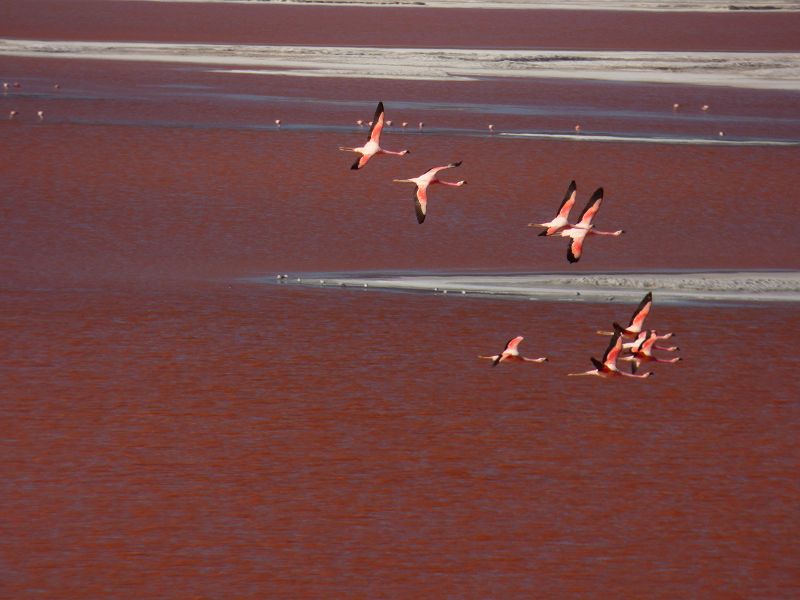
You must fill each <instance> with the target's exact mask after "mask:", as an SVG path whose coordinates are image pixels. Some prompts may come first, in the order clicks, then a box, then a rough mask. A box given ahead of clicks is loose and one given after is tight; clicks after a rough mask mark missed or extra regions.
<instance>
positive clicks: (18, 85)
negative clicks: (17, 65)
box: [14, 81, 22, 89]
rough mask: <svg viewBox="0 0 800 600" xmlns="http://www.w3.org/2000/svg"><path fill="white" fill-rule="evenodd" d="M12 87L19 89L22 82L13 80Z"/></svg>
mask: <svg viewBox="0 0 800 600" xmlns="http://www.w3.org/2000/svg"><path fill="white" fill-rule="evenodd" d="M14 87H15V88H17V89H20V88H21V87H22V84H21V83H20V82H19V81H15V82H14Z"/></svg>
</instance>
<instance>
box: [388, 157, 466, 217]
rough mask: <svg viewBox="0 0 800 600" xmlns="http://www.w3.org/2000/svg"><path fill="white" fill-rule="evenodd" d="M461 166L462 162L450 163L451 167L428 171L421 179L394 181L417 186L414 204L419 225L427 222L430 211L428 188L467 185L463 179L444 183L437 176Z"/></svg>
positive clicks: (435, 168)
mask: <svg viewBox="0 0 800 600" xmlns="http://www.w3.org/2000/svg"><path fill="white" fill-rule="evenodd" d="M460 165H461V161H458V162H454V163H450V164H449V165H444V166H443V167H433V168H432V169H430V170H429V171H426V172H425V173H423V174H422V175H420V176H419V177H412V178H411V179H394V180H393V181H395V182H397V183H413V184H415V185H416V186H417V189H416V191H415V192H414V202H415V203H416V204H415V206H416V209H417V223H420V224H422V222H423V221H424V220H425V214H426V213H427V210H428V208H427V207H428V186H430V185H433V184H435V183H442V184H444V185H452V186H454V187H460V186H462V185H466V183H467V182H466V181H464V180H463V179H462V180H461V181H442V180H441V179H439V178H437V177H436V174H437V173H438V172H439V171H443V170H445V169H451V168H453V167H458V166H460Z"/></svg>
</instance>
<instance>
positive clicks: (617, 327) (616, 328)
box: [612, 321, 625, 332]
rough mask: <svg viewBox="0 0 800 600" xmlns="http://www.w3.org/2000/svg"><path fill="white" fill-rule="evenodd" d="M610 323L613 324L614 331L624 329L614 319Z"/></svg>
mask: <svg viewBox="0 0 800 600" xmlns="http://www.w3.org/2000/svg"><path fill="white" fill-rule="evenodd" d="M612 325H613V326H614V331H620V332H621V331H625V328H624V327H623V326H622V325H620V324H619V323H617V322H616V321H614V322H613V323H612Z"/></svg>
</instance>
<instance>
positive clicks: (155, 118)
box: [0, 2, 800, 598]
mask: <svg viewBox="0 0 800 600" xmlns="http://www.w3.org/2000/svg"><path fill="white" fill-rule="evenodd" d="M23 4H24V6H28V4H26V3H13V6H14V8H15V11H16V9H17V8H20V10H22V7H23ZM34 4H36V3H31V5H34ZM41 4H42V5H44V4H48V6H50V7H51V8H54V10H55V9H56V8H58V7H59V6H61V7H62V9H63V7H68V6H72V7H73V8H75V9H76V10H78V9H80V10H83V8H85V7H86V6H91V7H97V6H98V3H73V2H69V3H68V2H65V3H63V5H60V4H59V3H41ZM84 4H85V6H84ZM108 4H109V5H112V4H113V6H112V7H110V8H107V9H103V10H108V11H110V13H111V14H112V16H114V15H116V16H114V19H116V20H113V19H112V21H111V23H110V24H109V25H108V29H107V30H106V29H103V28H102V27H101V28H100V29H98V31H109V32H111V33H112V34H114V35H117V34H119V37H125V36H124V35H122V34H123V33H124V32H125V31H128V32H130V31H141V32H144V31H145V30H143V29H136V28H133V29H131V28H128V29H126V28H125V27H126V25H125V20H124V19H121V17H120V16H119V15H128V17H130V16H131V14H132V13H131V12H130V11H131V10H133V9H134V8H135V9H136V10H137V11H139V10H141V14H143V15H150V14H155V15H162V16H164V15H167V16H169V15H174V14H175V11H177V10H179V9H178V8H177V7H175V6H171V5H166V6H161V7H159V5H158V4H156V3H153V4H145V3H108ZM7 5H8V6H11V4H8V3H7ZM120 7H121V8H120ZM224 8H225V9H226V10H227V9H229V10H231V11H240V10H244V9H242V8H235V9H234V8H232V7H224ZM260 8H265V7H260ZM274 8H281V9H285V8H288V7H274ZM25 10H27V11H28V12H25V11H23V12H20V13H16V12H15V15H18V16H15V17H14V18H15V19H17V20H16V21H14V23H15V25H14V27H15V28H16V29H15V30H14V31H15V32H16V33H17V34H18V36H19V37H25V36H31V35H34V34H35V33H36V32H37V31H38V32H39V33H42V32H51V35H52V36H60V35H63V30H62V29H60V28H61V27H62V25H61V23H62V22H63V23H67V24H68V23H69V22H70V21H69V18H70V17H69V15H68V14H65V13H64V12H63V10H62V11H61V12H54V13H47V14H48V15H51V14H52V15H54V16H52V18H51V17H50V16H48V17H47V18H45V17H40V16H36V15H32V13H31V12H30V10H29V9H25ZM120 10H122V11H123V12H121V13H118V12H117V11H120ZM125 10H127V11H129V12H127V13H125V12H124V11H125ZM183 10H187V9H185V8H184V9H183ZM220 10H221V11H222V13H214V14H232V13H228V12H226V11H225V10H223V9H222V8H221V7H215V8H213V9H212V8H209V7H203V8H202V10H201V9H199V8H198V9H197V12H196V13H194V12H192V13H186V12H184V13H182V14H192V15H198V16H197V17H196V18H198V19H207V18H208V17H207V15H208V14H211V12H213V11H220ZM247 10H252V7H247ZM298 10H306V9H298ZM159 11H162V12H159ZM163 11H165V12H163ZM208 11H211V12H208ZM457 13H458V11H457ZM78 14H85V11H84V12H83V13H80V11H79V13H78ZM105 14H106V16H108V14H109V13H105ZM136 14H140V13H138V12H137V13H136ZM276 14H277V13H276ZM315 14H316V13H315ZM335 14H337V15H339V14H342V15H344V14H351V12H350V11H349V10H348V11H347V13H339V12H335ZM352 14H356V15H362V16H361V17H360V18H362V19H364V21H362V23H367V22H369V21H370V20H372V19H374V18H375V16H374V14H375V13H373V12H371V11H363V10H362V11H358V10H356V11H354V12H352ZM387 14H388V13H387ZM448 14H451V13H448ZM453 14H455V13H453ZM515 14H516V13H515ZM520 14H524V13H520ZM59 15H60V16H59ZM570 15H571V16H570V17H569V18H571V19H573V18H575V19H578V20H580V19H585V18H586V17H585V16H581V13H575V15H577V16H573V14H572V13H571V14H570ZM56 17H58V18H56ZM170 18H171V17H170ZM464 18H466V17H464ZM526 18H527V17H526ZM548 18H553V17H552V16H551V17H548ZM562 18H566V17H563V16H562ZM604 18H608V19H609V22H611V23H614V24H615V25H614V26H615V27H621V26H622V25H621V24H624V23H625V22H626V19H629V18H631V17H629V16H624V15H622V16H619V17H618V18H619V19H622V20H621V21H617V20H615V19H614V18H613V17H612V16H605V17H604ZM637 18H639V17H637ZM642 18H643V17H642ZM648 18H649V17H648ZM704 18H705V17H704ZM737 18H738V17H737ZM750 18H752V21H746V22H747V23H753V27H754V30H755V31H758V27H760V26H761V25H760V23H761V22H762V18H763V17H762V16H757V15H750ZM25 19H28V20H27V21H26V20H25ZM31 19H33V21H31ZM156 21H157V20H156ZM31 22H33V23H36V24H37V25H36V26H37V27H39V29H35V30H30V31H29V30H28V29H25V27H27V25H26V26H25V27H23V24H24V23H31ZM168 22H169V23H176V22H177V21H175V20H172V21H168V20H167V19H166V18H165V19H164V23H168ZM3 23H8V21H4V20H0V28H2V27H5V26H6V25H3ZM564 23H566V21H564ZM354 26H355V25H354ZM564 26H565V27H566V25H564ZM164 27H166V25H164ZM186 27H189V26H188V25H186ZM254 27H255V26H254V25H253V24H252V23H251V22H250V21H249V20H244V21H241V23H240V25H239V29H236V30H235V31H238V32H240V33H236V34H229V33H227V30H223V29H219V30H216V31H212V33H213V35H214V36H217V35H222V33H225V35H224V36H222V37H224V38H225V39H226V40H229V41H244V40H246V39H249V38H248V36H251V35H254V33H253V32H254V31H255V29H254ZM177 31H178V33H180V34H181V36H182V37H179V39H183V40H196V39H197V37H196V36H189V35H188V33H187V31H188V30H186V29H185V30H181V29H180V28H178V30H177ZM192 31H195V30H192ZM197 31H206V29H205V28H200V29H198V30H197ZM120 32H121V33H120ZM218 32H222V33H218ZM0 34H2V35H10V34H8V33H7V32H3V31H0ZM109 35H111V34H109ZM141 35H142V37H143V38H148V39H152V38H149V37H148V36H147V35H145V33H142V34H141ZM175 35H177V33H176V34H175ZM209 35H210V34H209ZM719 35H721V36H723V37H725V36H726V35H727V34H724V33H720V34H719ZM75 36H76V38H77V39H87V34H86V31H77V33H76V34H75ZM153 36H154V37H157V38H158V39H161V35H158V36H155V34H153ZM42 37H46V36H44V35H42ZM109 39H111V38H109ZM318 39H319V40H320V41H319V43H329V40H327V39H326V38H325V35H324V32H323V33H320V34H319V38H318ZM695 39H698V40H699V39H701V38H700V37H696V38H695ZM725 39H727V40H728V41H730V40H732V39H733V38H731V37H727V38H725ZM760 39H761V38H760ZM479 41H480V40H479ZM304 43H305V42H304ZM482 43H485V44H490V43H493V42H492V41H491V40H490V39H489V40H486V41H485V42H482ZM726 43H727V42H726ZM769 43H770V44H771V43H773V42H769ZM764 44H765V46H764V47H766V45H768V44H767V42H766V41H764ZM755 46H757V47H761V46H759V45H758V44H755ZM0 78H2V79H9V80H16V79H18V80H19V81H21V83H22V84H23V87H22V88H21V89H20V90H17V91H11V92H10V93H9V94H8V95H5V96H0V108H2V110H0V114H2V115H3V118H2V119H0V136H2V140H3V142H2V160H1V161H0V165H2V166H0V256H2V260H1V261H0V349H2V361H0V390H2V391H0V397H1V398H2V403H0V416H2V419H0V440H2V441H0V444H1V445H2V452H1V453H0V456H2V460H0V474H2V478H0V481H2V482H3V483H2V493H0V515H2V518H1V519H0V533H2V535H0V597H8V598H32V597H57V598H87V597H91V598H106V597H114V598H143V597H169V598H186V597H203V598H205V597H208V598H218V597H242V598H264V597H281V598H338V597H344V598H380V597H393V598H423V597H436V598H440V597H482V598H483V597H497V598H533V597H543V598H563V597H572V596H581V597H597V598H608V597H646V598H659V597H662V598H685V597H703V598H709V597H725V598H731V597H743V598H790V597H795V596H797V594H798V591H800V577H798V571H797V568H796V564H797V563H798V552H797V544H796V539H797V533H798V526H799V525H800V517H799V516H798V512H797V508H796V507H797V501H798V496H799V493H798V492H800V490H798V482H797V476H796V471H797V469H796V467H797V464H798V459H800V453H799V452H798V445H797V427H798V422H799V421H800V415H799V414H798V403H797V398H798V397H800V383H798V379H797V377H795V376H794V369H795V368H796V363H797V361H796V358H795V345H796V343H795V342H796V339H797V337H798V335H800V325H798V323H800V309H798V308H797V307H795V306H793V305H758V304H751V305H746V306H743V305H739V306H733V305H730V304H728V305H699V306H684V305H668V304H666V303H663V302H661V301H660V299H659V297H658V293H657V292H656V294H655V305H654V308H653V311H652V313H651V315H650V316H649V317H648V325H649V326H651V327H655V328H657V329H659V330H662V331H674V332H676V333H677V337H676V338H674V340H673V341H675V342H676V343H677V344H678V345H679V346H680V348H681V349H680V353H679V354H680V355H681V356H682V357H683V361H682V362H680V363H678V364H676V365H656V368H655V369H654V372H655V376H654V377H652V378H651V379H649V380H647V381H644V382H639V381H635V382H631V381H600V380H596V379H590V378H585V379H572V378H567V377H566V374H567V373H570V372H575V371H582V370H586V369H589V368H591V364H590V361H589V358H590V356H595V357H600V356H601V355H602V353H603V351H604V349H605V346H606V343H607V338H603V337H601V336H598V335H596V334H595V331H596V330H597V329H605V328H608V327H609V325H610V323H611V322H612V321H615V320H616V321H623V322H624V321H625V320H626V319H627V318H628V317H629V316H630V313H631V311H632V310H633V306H628V305H625V304H619V303H610V304H604V303H579V302H563V303H545V302H530V301H511V300H492V299H481V298H471V297H461V296H460V295H459V296H456V297H454V296H453V295H449V296H442V295H436V296H435V295H425V294H405V293H385V292H377V291H372V290H369V289H368V290H363V289H358V290H356V289H338V288H337V289H315V288H302V287H298V286H295V285H291V283H289V284H274V285H273V284H265V283H257V282H254V281H253V280H252V279H251V278H253V277H259V276H262V277H263V276H267V277H269V278H270V279H272V278H273V277H274V276H275V274H276V273H289V274H290V275H291V277H295V276H297V275H303V274H305V273H307V272H325V271H391V270H400V271H415V272H420V271H437V272H440V271H488V272H507V271H520V272H539V271H567V272H571V271H574V272H576V273H594V272H604V271H620V270H621V271H654V270H675V269H677V270H683V269H703V270H715V269H731V270H744V269H756V270H761V269H797V267H798V261H797V251H798V243H797V236H796V232H795V224H796V223H797V222H798V220H799V219H800V209H798V206H797V202H796V196H797V194H796V189H797V183H798V180H797V173H798V172H800V159H798V151H797V147H776V146H766V145H761V146H752V147H737V146H725V145H715V146H699V145H661V144H650V143H631V142H628V143H623V142H614V143H597V142H591V141H553V140H530V139H507V138H504V137H502V136H499V135H489V134H488V133H486V132H485V127H486V124H487V123H488V122H490V121H489V120H490V119H491V121H492V122H496V123H497V124H498V128H502V129H505V130H517V131H551V132H559V131H560V132H567V131H571V129H572V127H573V125H574V123H575V122H576V120H579V121H580V122H581V123H582V124H583V125H584V130H585V131H587V135H589V134H591V133H592V132H600V131H603V132H610V133H621V134H637V135H643V136H645V137H647V136H652V137H658V136H665V135H680V136H693V135H702V136H708V137H713V136H714V135H715V134H716V131H717V130H718V129H719V128H720V127H724V128H726V129H727V130H730V128H731V127H733V128H734V129H733V130H732V131H733V133H732V134H731V135H733V136H739V137H743V138H744V137H751V138H753V139H760V140H762V141H774V140H777V139H794V138H797V137H800V136H799V135H798V132H799V131H800V125H799V124H798V123H797V122H796V114H795V113H796V111H795V107H796V106H797V104H796V99H797V96H796V94H792V93H787V92H768V91H750V90H733V89H724V88H703V87H695V88H684V87H677V86H641V85H609V84H602V83H598V82H569V81H552V82H514V81H480V82H463V83H454V82H442V83H437V82H417V83H408V82H391V81H371V82H363V81H349V80H348V81H346V82H343V81H342V80H330V79H305V78H289V77H286V78H281V77H253V76H245V75H240V76H233V75H230V74H225V73H208V72H206V70H205V69H204V68H202V67H191V68H186V67H185V66H176V65H169V64H164V65H152V64H151V65H141V64H136V63H111V62H105V61H102V62H88V61H86V62H84V61H68V60H58V59H9V58H2V59H0ZM55 82H58V83H59V84H60V89H59V90H54V88H53V84H54V83H55ZM379 99H382V100H383V101H384V102H385V104H386V106H387V111H388V113H389V115H390V118H393V119H394V120H395V121H401V120H408V121H409V122H411V123H416V122H417V121H419V120H424V121H426V123H428V129H429V131H428V132H426V133H423V134H419V133H416V132H410V131H409V132H401V131H397V130H387V132H386V135H385V136H384V142H385V144H386V146H387V147H389V148H404V147H406V148H409V149H411V150H412V152H411V154H409V155H408V156H406V157H404V158H395V157H378V158H376V159H375V160H374V161H372V162H370V164H369V165H368V166H367V168H365V169H364V170H363V171H359V172H353V171H351V170H350V169H349V166H350V164H351V162H352V158H353V157H352V156H351V155H349V154H345V153H343V152H339V151H338V147H339V146H340V145H350V144H353V143H356V142H358V141H360V140H361V139H363V137H364V136H365V132H364V131H363V130H359V129H358V128H357V126H356V125H355V120H356V119H358V118H366V119H369V118H370V117H371V116H372V111H373V110H374V106H375V103H376V101H377V100H379ZM565 99H568V101H565ZM674 99H680V101H681V102H682V103H685V104H686V106H687V107H691V108H689V109H687V112H686V113H682V114H678V115H675V114H673V113H672V111H671V106H672V102H673V101H674ZM702 103H710V104H711V106H712V109H711V111H709V113H702V111H700V110H699V108H698V107H699V106H700V105H701V104H702ZM12 107H14V108H16V109H17V110H19V111H20V115H19V116H18V118H16V119H14V120H8V119H6V118H5V115H6V114H7V111H8V110H10V109H11V108H12ZM37 110H44V111H45V115H46V116H45V119H44V121H42V122H39V120H38V119H37V118H36V116H35V113H36V111H37ZM275 118H281V119H282V120H283V122H284V126H283V127H282V128H281V129H280V130H278V129H277V128H275V126H274V124H273V120H274V119H275ZM453 160H462V161H463V164H462V166H461V167H459V168H458V169H453V170H451V171H450V172H448V173H447V175H448V176H451V177H452V178H453V179H456V178H464V179H466V180H468V182H469V183H468V185H467V186H465V187H462V188H446V187H444V186H440V187H437V188H434V189H432V191H431V194H430V198H431V199H430V206H429V214H428V219H427V220H426V221H425V223H424V225H422V226H420V225H418V224H417V223H416V219H415V216H414V205H413V200H412V188H411V187H410V186H407V185H401V184H395V183H392V182H391V179H393V178H398V177H399V178H406V177H411V176H414V175H418V174H420V173H421V172H422V171H424V170H425V169H427V168H429V167H431V166H434V165H436V164H444V163H447V162H450V161H453ZM571 179H575V180H576V181H577V183H578V190H579V201H578V204H579V205H581V204H582V203H583V200H584V199H587V198H588V196H589V194H590V193H591V191H592V190H593V189H594V188H595V187H597V186H603V187H604V188H605V190H606V200H605V202H604V205H603V207H602V210H601V211H600V213H599V215H598V217H597V219H596V223H597V225H598V227H601V228H603V229H616V228H624V229H625V230H626V233H625V235H623V236H621V237H619V238H594V239H591V240H590V241H589V243H587V247H586V253H585V255H584V257H583V258H582V259H581V261H580V262H579V263H578V264H577V265H570V264H568V263H567V260H566V241H564V240H561V239H558V240H554V239H544V238H541V237H537V236H536V233H537V232H538V230H537V231H534V230H532V229H531V228H528V227H527V226H526V225H527V223H529V222H531V221H541V220H546V219H549V218H550V217H551V216H552V214H553V212H554V210H555V208H556V206H557V205H558V202H559V201H560V199H561V196H562V195H563V192H564V190H565V188H566V186H567V184H568V183H569V181H570V180H571ZM515 335H524V336H525V337H526V339H525V341H524V342H523V344H522V346H521V348H520V349H521V350H522V351H523V353H524V354H528V355H530V356H541V355H546V356H548V357H549V361H548V362H547V363H544V364H535V365H500V366H498V367H496V368H492V367H490V366H489V364H488V363H487V362H484V361H480V360H479V359H478V358H477V356H478V355H479V354H494V353H497V352H498V351H500V350H501V349H502V347H503V344H504V343H505V341H506V340H507V339H509V338H511V337H513V336H515Z"/></svg>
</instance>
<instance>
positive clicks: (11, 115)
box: [8, 110, 19, 119]
mask: <svg viewBox="0 0 800 600" xmlns="http://www.w3.org/2000/svg"><path fill="white" fill-rule="evenodd" d="M18 114H19V111H18V110H10V111H8V118H9V119H13V118H14V117H16V116H17V115H18Z"/></svg>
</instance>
